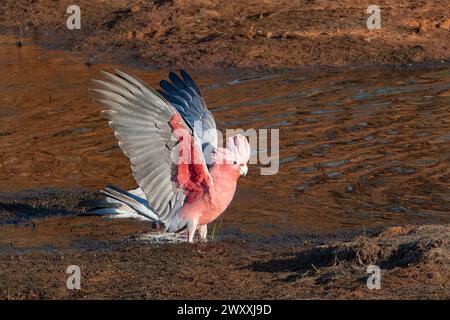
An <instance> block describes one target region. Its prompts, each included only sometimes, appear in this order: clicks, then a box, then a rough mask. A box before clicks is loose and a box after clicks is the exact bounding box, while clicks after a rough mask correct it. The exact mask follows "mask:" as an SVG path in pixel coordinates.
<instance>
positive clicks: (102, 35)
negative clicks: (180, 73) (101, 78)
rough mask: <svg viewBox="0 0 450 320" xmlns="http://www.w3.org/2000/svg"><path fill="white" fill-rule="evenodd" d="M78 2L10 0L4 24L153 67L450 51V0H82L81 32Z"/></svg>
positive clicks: (295, 63)
mask: <svg viewBox="0 0 450 320" xmlns="http://www.w3.org/2000/svg"><path fill="white" fill-rule="evenodd" d="M72 2H73V1H70V0H63V1H52V0H41V1H34V0H18V1H16V0H15V1H12V0H6V1H3V3H4V5H0V30H1V31H2V32H3V33H4V32H14V33H16V34H19V35H22V36H33V37H34V38H35V40H38V41H39V42H40V43H45V44H48V45H51V46H54V47H58V48H67V49H71V50H77V51H83V52H85V53H90V57H91V58H90V59H89V61H88V63H95V62H96V61H97V60H98V59H99V58H100V57H101V55H102V54H103V53H104V52H110V53H113V54H115V55H116V56H118V57H120V58H122V59H123V60H125V61H129V60H130V59H132V60H134V61H140V62H141V63H144V64H146V65H149V66H153V67H185V68H194V67H197V68H213V67H224V68H229V67H237V68H253V69H255V68H265V69H285V68H293V67H300V66H309V65H345V64H357V65H361V64H362V65H367V64H385V63H388V64H404V63H420V62H425V61H442V60H448V59H449V58H450V50H449V47H448V46H449V43H450V32H449V30H450V16H449V13H450V2H449V1H447V0H436V1H410V0H400V1H398V0H384V1H378V2H377V4H378V5H379V6H380V8H381V29H380V30H369V29H367V26H366V20H367V18H368V17H369V15H370V14H368V13H367V12H366V10H367V7H368V6H369V5H371V4H373V3H372V2H373V1H357V0H345V1H325V0H317V1H315V0H302V1H290V0H289V1H288V0H282V1H273V0H264V1H261V0H243V1H228V0H210V1H205V0H189V1H187V0H155V1H142V0H141V1H136V0H133V1H131V0H127V1H124V0H116V1H103V0H79V1H77V4H78V5H79V6H80V8H81V15H82V18H81V19H82V20H81V29H80V30H74V31H70V30H68V29H67V27H66V19H67V18H68V16H69V14H67V13H66V10H67V7H68V6H69V5H71V4H73V3H72Z"/></svg>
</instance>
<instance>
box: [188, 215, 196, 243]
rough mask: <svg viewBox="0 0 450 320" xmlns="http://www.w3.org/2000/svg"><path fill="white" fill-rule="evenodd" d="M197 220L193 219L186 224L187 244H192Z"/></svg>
mask: <svg viewBox="0 0 450 320" xmlns="http://www.w3.org/2000/svg"><path fill="white" fill-rule="evenodd" d="M197 224H198V220H197V219H194V220H191V221H189V222H188V224H187V232H188V242H190V243H193V242H194V235H195V231H197Z"/></svg>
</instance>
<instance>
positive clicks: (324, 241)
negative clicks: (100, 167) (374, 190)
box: [0, 190, 450, 299]
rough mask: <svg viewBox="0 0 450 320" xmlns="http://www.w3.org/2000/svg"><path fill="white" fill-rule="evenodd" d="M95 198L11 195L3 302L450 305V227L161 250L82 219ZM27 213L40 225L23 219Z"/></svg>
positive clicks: (116, 226)
mask: <svg viewBox="0 0 450 320" xmlns="http://www.w3.org/2000/svg"><path fill="white" fill-rule="evenodd" d="M92 197H93V195H92V194H88V193H85V192H66V191H54V190H48V191H45V192H40V193H38V194H36V193H31V192H28V193H26V192H25V193H24V192H22V193H20V194H19V195H17V194H16V195H14V196H11V194H9V195H8V194H4V195H2V199H1V201H0V217H1V219H2V220H1V222H2V223H3V226H1V228H0V265H1V269H0V299H42V298H45V299H72V298H77V299H78V298H83V299H104V298H136V299H141V298H146V299H155V298H162V299H172V298H174V299H177V298H193V299H204V298H208V299H209V298H219V299H230V298H231V299H233V298H236V299H238V298H276V299H279V298H286V299H316V298H319V299H323V298H325V299H328V298H339V299H381V298H388V299H424V298H431V299H449V298H450V287H449V280H450V279H449V274H450V273H449V271H450V270H449V265H450V264H449V262H450V261H449V258H450V251H449V249H450V245H449V234H450V226H449V225H422V226H401V227H400V226H399V227H389V228H384V229H376V230H375V229H373V230H360V231H357V232H355V231H353V232H347V233H345V232H340V233H337V234H333V235H331V234H321V235H318V234H309V235H307V234H305V235H295V236H294V235H279V236H276V237H271V238H265V239H261V238H257V237H251V236H247V237H242V236H239V237H236V236H232V235H221V234H220V232H219V234H218V235H217V236H216V238H215V239H213V240H211V241H209V242H208V243H207V244H193V245H192V244H187V243H171V244H169V243H154V242H149V241H148V240H144V239H148V238H144V237H143V235H144V234H148V232H149V230H150V229H151V226H150V225H149V224H148V223H146V222H138V221H132V220H114V221H110V220H106V219H105V218H102V217H90V216H80V215H77V214H80V213H82V212H83V209H82V208H80V207H78V206H77V203H78V201H79V200H83V199H89V198H92ZM24 207H29V208H30V210H31V211H32V210H34V211H33V212H34V213H35V214H34V215H32V218H30V219H25V218H24V217H21V216H18V215H17V213H18V212H19V211H20V209H21V208H22V209H23V208H24ZM45 208H49V212H52V213H53V214H54V216H46V217H44V216H43V215H40V214H39V212H41V211H40V210H44V209H45ZM30 210H29V211H30ZM60 214H62V215H60ZM11 217H17V219H12V220H11ZM5 222H8V223H7V224H5ZM151 232H153V233H155V232H158V231H151ZM369 264H376V265H378V266H379V267H380V268H381V289H379V290H369V289H368V288H367V286H366V281H367V277H368V276H369V274H367V273H366V271H367V266H368V265H369ZM69 265H78V266H79V267H80V268H81V275H82V280H81V281H82V282H81V290H68V289H67V288H66V280H67V277H68V274H66V273H65V272H66V269H67V267H68V266H69Z"/></svg>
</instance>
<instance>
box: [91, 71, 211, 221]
mask: <svg viewBox="0 0 450 320" xmlns="http://www.w3.org/2000/svg"><path fill="white" fill-rule="evenodd" d="M102 73H103V75H104V76H105V78H106V79H107V81H101V80H92V82H93V83H94V88H93V89H92V92H93V94H94V96H95V99H96V101H98V102H99V103H100V104H101V105H103V106H104V107H105V108H106V110H103V111H102V114H104V115H105V116H106V117H107V118H108V119H109V125H110V127H111V128H112V129H113V130H114V134H115V136H116V137H117V139H118V140H119V146H120V148H121V149H122V151H123V152H124V154H125V155H126V156H127V157H128V158H129V159H130V162H131V168H132V172H133V175H134V177H135V179H136V182H137V184H138V185H139V187H140V188H141V189H142V190H143V191H144V193H145V195H146V198H147V200H148V203H149V206H150V207H151V209H152V210H153V211H154V212H155V213H156V214H157V215H158V217H159V219H160V221H161V222H163V223H164V224H165V225H166V227H167V226H172V228H171V229H179V228H181V227H183V226H179V225H176V226H174V225H173V224H174V220H177V219H175V218H176V214H177V212H178V209H179V208H180V207H181V206H182V205H183V203H184V202H185V201H186V200H187V199H189V198H190V197H193V196H197V195H198V193H199V190H202V191H204V190H206V189H207V188H208V187H209V185H210V183H211V182H212V178H211V176H210V174H209V172H208V169H207V168H206V165H205V162H204V159H203V158H201V159H200V161H197V163H196V164H192V165H191V164H186V163H183V162H182V161H178V160H177V158H178V156H179V154H176V153H177V152H179V151H178V150H177V148H176V146H177V145H178V144H179V143H180V142H181V140H183V139H184V142H185V143H186V142H187V143H188V145H189V146H190V148H191V149H190V150H189V151H190V152H192V153H194V152H197V154H198V153H200V154H201V146H200V143H199V141H198V139H197V138H196V137H195V134H194V133H193V132H192V130H191V129H190V128H189V126H188V125H187V124H186V122H185V121H184V119H183V118H182V117H181V116H180V115H179V113H178V112H177V110H176V109H175V108H174V107H173V106H171V105H170V104H169V103H168V102H167V101H166V100H165V99H164V98H163V97H161V96H160V95H159V94H158V92H157V91H155V90H154V89H152V88H150V87H148V86H147V85H146V84H145V83H144V82H142V81H141V80H139V79H137V78H135V77H132V76H130V75H128V74H126V73H124V72H122V71H119V70H116V74H111V73H108V72H102ZM180 129H183V130H184V131H183V130H180ZM174 130H177V133H176V134H174V133H175V132H174ZM179 132H182V134H180V133H179ZM174 150H175V151H176V152H175V157H174V155H173V154H172V153H173V151H174ZM175 224H179V223H178V222H176V223H175Z"/></svg>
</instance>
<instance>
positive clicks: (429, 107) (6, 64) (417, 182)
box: [0, 37, 450, 235]
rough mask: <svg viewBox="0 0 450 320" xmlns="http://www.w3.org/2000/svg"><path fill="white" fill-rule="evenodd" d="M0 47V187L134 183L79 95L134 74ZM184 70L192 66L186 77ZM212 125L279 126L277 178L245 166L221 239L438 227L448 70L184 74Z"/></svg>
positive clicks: (155, 77)
mask: <svg viewBox="0 0 450 320" xmlns="http://www.w3.org/2000/svg"><path fill="white" fill-rule="evenodd" d="M15 41H16V40H15V39H13V38H12V37H0V74H1V76H0V93H1V94H0V150H1V152H0V190H1V191H17V190H22V189H41V188H45V187H52V188H63V189H73V188H81V189H88V190H91V191H95V190H98V189H99V188H101V187H102V186H104V185H106V184H116V185H119V186H122V187H124V188H131V187H134V181H133V178H132V176H131V173H130V168H129V163H128V160H127V159H126V158H125V157H124V156H123V155H122V153H121V151H120V149H119V148H118V147H117V144H116V141H115V138H114V135H113V134H112V131H111V130H110V129H109V127H108V126H107V123H106V121H105V120H104V119H103V118H102V117H101V116H100V114H99V111H100V108H99V106H97V105H96V104H94V103H93V101H92V100H91V98H90V96H89V94H88V88H89V86H90V79H91V78H99V77H100V75H99V73H100V72H99V71H100V70H101V69H109V70H111V69H114V68H116V67H119V68H121V69H123V70H126V71H128V72H130V73H132V74H135V75H137V76H138V77H140V78H142V79H143V80H145V81H146V82H148V83H149V84H150V85H152V86H157V84H158V82H159V80H160V79H162V78H165V77H166V76H167V70H162V71H143V70H142V69H138V68H135V67H130V66H123V65H118V64H114V63H108V62H105V61H107V60H106V58H105V57H102V59H103V62H102V63H99V64H94V65H92V66H87V65H86V64H85V61H86V59H87V57H86V56H83V55H81V54H75V53H68V52H60V51H49V50H46V49H44V48H40V47H38V46H35V45H33V44H31V42H29V41H25V43H24V46H23V47H22V48H18V47H16V46H15ZM190 71H191V70H190ZM191 73H192V76H193V78H194V79H196V81H197V83H198V85H199V87H200V89H201V90H202V93H203V95H204V96H205V98H206V101H207V103H208V105H209V107H210V109H211V110H212V112H213V114H214V116H215V118H216V121H217V124H218V127H219V128H221V129H225V128H237V127H239V128H243V129H247V128H255V129H260V128H278V129H279V130H280V170H279V173H278V174H276V175H274V176H261V175H259V172H260V170H259V169H260V168H259V165H253V166H251V167H250V171H249V174H248V175H247V177H245V178H243V179H241V181H240V182H239V189H238V192H237V194H236V197H235V200H234V201H233V203H232V205H231V206H230V208H229V209H228V210H227V212H226V213H225V214H224V215H223V220H222V221H221V223H220V225H219V226H218V228H219V231H218V232H221V231H222V230H227V231H228V232H251V233H259V234H263V235H269V234H274V233H279V232H316V231H335V230H340V229H363V228H370V227H374V226H381V225H391V224H398V223H418V222H421V223H427V222H449V221H450V214H449V213H450V188H449V186H450V184H449V182H450V171H449V164H450V107H449V106H450V66H449V65H442V66H440V67H424V66H422V67H415V68H402V69H393V68H386V67H380V68H367V69H364V68H347V69H329V70H306V71H288V72H278V73H258V72H249V71H247V72H244V71H220V72H195V71H192V72H191Z"/></svg>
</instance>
